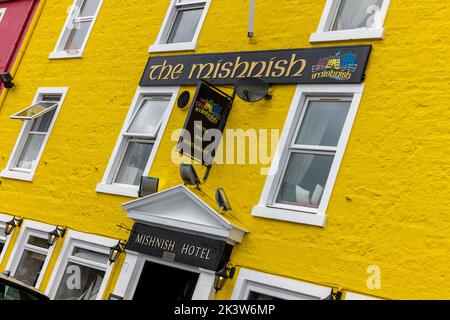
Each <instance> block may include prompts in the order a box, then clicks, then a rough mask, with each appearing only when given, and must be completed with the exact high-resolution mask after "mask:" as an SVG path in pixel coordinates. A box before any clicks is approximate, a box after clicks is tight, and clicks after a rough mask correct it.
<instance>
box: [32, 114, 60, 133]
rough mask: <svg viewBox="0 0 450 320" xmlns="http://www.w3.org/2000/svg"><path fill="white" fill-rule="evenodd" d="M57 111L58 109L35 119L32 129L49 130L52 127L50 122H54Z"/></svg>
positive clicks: (37, 130)
mask: <svg viewBox="0 0 450 320" xmlns="http://www.w3.org/2000/svg"><path fill="white" fill-rule="evenodd" d="M55 112H56V109H55V110H52V111H50V112H48V113H46V114H44V115H43V116H42V117H39V118H37V119H35V120H33V126H32V127H31V130H30V131H36V132H47V131H48V128H49V127H50V123H52V120H53V116H54V115H55Z"/></svg>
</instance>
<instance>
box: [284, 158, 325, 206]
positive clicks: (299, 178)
mask: <svg viewBox="0 0 450 320" xmlns="http://www.w3.org/2000/svg"><path fill="white" fill-rule="evenodd" d="M333 159H334V156H330V155H314V154H305V153H292V154H291V157H290V159H289V162H288V166H287V169H286V172H285V174H284V177H283V179H282V181H281V187H280V191H279V193H278V197H277V200H276V202H277V203H281V204H289V205H296V206H304V207H311V208H318V207H319V204H320V200H321V199H322V195H323V190H324V188H325V183H326V182H327V179H328V175H329V173H330V169H331V165H332V164H333Z"/></svg>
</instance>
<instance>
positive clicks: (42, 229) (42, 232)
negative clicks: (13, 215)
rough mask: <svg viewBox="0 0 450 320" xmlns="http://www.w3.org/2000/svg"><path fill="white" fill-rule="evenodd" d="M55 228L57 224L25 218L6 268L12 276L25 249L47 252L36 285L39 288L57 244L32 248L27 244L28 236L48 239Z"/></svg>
mask: <svg viewBox="0 0 450 320" xmlns="http://www.w3.org/2000/svg"><path fill="white" fill-rule="evenodd" d="M55 228H56V226H52V225H49V224H45V223H41V222H36V221H31V220H25V221H24V222H23V225H22V227H21V228H20V233H19V237H18V239H17V241H16V243H15V246H14V248H13V251H12V253H11V256H10V257H9V260H8V263H7V265H6V270H8V271H11V276H12V277H14V274H15V273H16V271H17V268H18V266H19V262H20V259H21V258H22V255H23V253H24V251H25V249H28V250H30V251H33V252H38V253H41V254H45V255H46V258H45V261H44V264H43V266H42V270H41V272H40V274H39V278H38V280H37V282H36V285H35V287H36V288H38V289H39V287H40V285H41V283H42V280H43V278H44V276H45V273H46V271H47V267H48V264H49V262H50V259H51V257H52V254H53V250H54V248H55V245H53V246H50V247H49V248H48V249H44V248H34V247H33V248H30V245H28V244H27V241H28V238H29V236H30V235H33V236H38V237H40V238H45V239H47V238H48V233H49V232H51V231H53V230H54V229H55Z"/></svg>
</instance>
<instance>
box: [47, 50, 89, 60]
mask: <svg viewBox="0 0 450 320" xmlns="http://www.w3.org/2000/svg"><path fill="white" fill-rule="evenodd" d="M81 57H83V51H81V50H80V51H78V52H76V53H68V52H66V51H53V52H51V53H50V54H49V55H48V58H49V59H72V58H81Z"/></svg>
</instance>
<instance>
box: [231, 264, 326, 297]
mask: <svg viewBox="0 0 450 320" xmlns="http://www.w3.org/2000/svg"><path fill="white" fill-rule="evenodd" d="M330 293H331V288H328V287H324V286H319V285H315V284H310V283H307V282H303V281H298V280H294V279H288V278H284V277H280V276H275V275H271V274H267V273H263V272H258V271H254V270H249V269H244V268H242V269H241V270H240V271H239V276H238V279H237V281H236V285H235V287H234V290H233V294H232V296H231V300H323V299H325V298H327V297H328V296H329V295H330Z"/></svg>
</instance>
